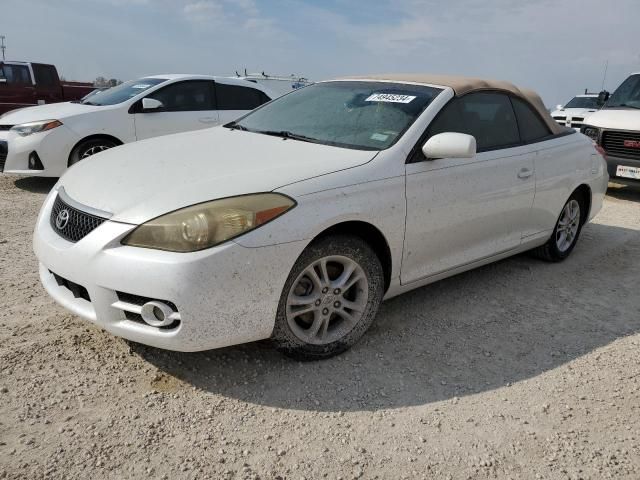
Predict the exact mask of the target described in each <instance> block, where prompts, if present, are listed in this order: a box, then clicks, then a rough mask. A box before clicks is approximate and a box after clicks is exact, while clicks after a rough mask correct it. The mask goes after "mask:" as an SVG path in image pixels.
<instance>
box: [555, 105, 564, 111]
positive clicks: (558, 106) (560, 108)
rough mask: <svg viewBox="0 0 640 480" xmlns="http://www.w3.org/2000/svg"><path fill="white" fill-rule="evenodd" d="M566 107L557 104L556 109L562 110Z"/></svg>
mask: <svg viewBox="0 0 640 480" xmlns="http://www.w3.org/2000/svg"><path fill="white" fill-rule="evenodd" d="M563 108H564V105H556V110H562V109H563Z"/></svg>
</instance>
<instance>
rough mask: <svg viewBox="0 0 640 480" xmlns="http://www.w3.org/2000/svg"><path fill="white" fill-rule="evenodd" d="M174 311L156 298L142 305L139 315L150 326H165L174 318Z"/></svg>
mask: <svg viewBox="0 0 640 480" xmlns="http://www.w3.org/2000/svg"><path fill="white" fill-rule="evenodd" d="M175 313H176V312H175V311H174V310H173V308H171V307H170V306H169V305H167V304H166V303H163V302H159V301H158V300H152V301H151V302H147V303H145V304H144V305H143V306H142V311H141V312H140V315H141V316H142V319H143V320H144V321H145V323H147V324H148V325H151V326H152V327H166V326H169V325H171V324H172V323H173V322H174V320H175Z"/></svg>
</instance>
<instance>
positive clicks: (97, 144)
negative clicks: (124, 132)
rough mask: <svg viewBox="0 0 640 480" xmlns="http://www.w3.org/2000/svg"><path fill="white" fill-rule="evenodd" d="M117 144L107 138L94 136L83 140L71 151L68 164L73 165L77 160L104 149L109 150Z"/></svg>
mask: <svg viewBox="0 0 640 480" xmlns="http://www.w3.org/2000/svg"><path fill="white" fill-rule="evenodd" d="M117 146H118V144H117V143H116V142H114V141H113V140H109V139H108V138H94V139H91V140H85V141H84V142H82V143H80V144H79V145H78V146H77V147H76V148H74V149H73V152H71V156H70V157H69V166H71V165H74V164H76V163H78V162H79V161H81V160H84V159H85V158H88V157H90V156H91V155H95V154H96V153H100V152H104V151H105V150H109V149H110V148H113V147H117Z"/></svg>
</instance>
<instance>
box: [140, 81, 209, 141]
mask: <svg viewBox="0 0 640 480" xmlns="http://www.w3.org/2000/svg"><path fill="white" fill-rule="evenodd" d="M146 98H152V99H154V100H158V101H160V102H162V105H163V107H162V108H159V109H156V110H147V111H145V110H144V109H143V108H142V101H141V100H140V101H139V102H136V104H135V106H134V111H135V114H134V119H135V128H136V139H137V140H143V139H145V138H152V137H157V136H160V135H168V134H171V133H179V132H187V131H191V130H199V129H203V128H208V127H213V126H215V125H218V124H219V117H218V111H217V110H216V106H215V100H214V99H215V95H214V82H213V81H212V80H186V81H182V82H177V83H172V84H170V85H167V86H166V87H164V88H161V89H159V90H156V91H155V92H153V93H150V94H149V95H147V97H146Z"/></svg>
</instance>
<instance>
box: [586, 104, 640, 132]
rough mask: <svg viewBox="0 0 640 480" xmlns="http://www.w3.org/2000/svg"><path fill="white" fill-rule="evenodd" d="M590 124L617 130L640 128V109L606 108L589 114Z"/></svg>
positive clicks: (635, 129)
mask: <svg viewBox="0 0 640 480" xmlns="http://www.w3.org/2000/svg"><path fill="white" fill-rule="evenodd" d="M586 123H588V124H589V125H592V126H594V127H600V128H611V129H615V130H634V131H638V130H640V110H636V109H632V108H611V109H610V108H606V109H604V110H599V111H597V112H596V113H594V114H592V115H589V119H588V120H587V122H586Z"/></svg>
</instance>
